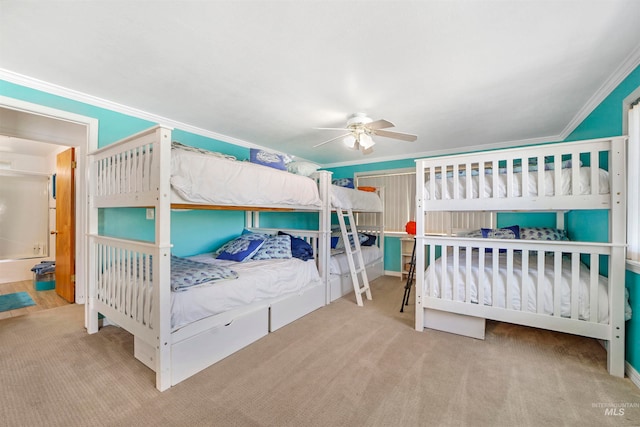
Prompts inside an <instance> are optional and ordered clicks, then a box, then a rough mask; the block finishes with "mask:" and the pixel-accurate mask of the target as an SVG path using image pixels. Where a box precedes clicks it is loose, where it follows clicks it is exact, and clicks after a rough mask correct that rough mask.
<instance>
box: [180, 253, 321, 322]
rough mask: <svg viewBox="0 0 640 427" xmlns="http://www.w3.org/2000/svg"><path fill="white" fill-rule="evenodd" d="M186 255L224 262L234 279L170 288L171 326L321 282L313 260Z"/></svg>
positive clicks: (204, 260)
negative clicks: (240, 259)
mask: <svg viewBox="0 0 640 427" xmlns="http://www.w3.org/2000/svg"><path fill="white" fill-rule="evenodd" d="M188 259H191V260H194V261H198V262H205V263H209V264H219V265H225V266H228V267H230V268H231V269H232V270H234V271H236V272H237V273H238V279H235V280H225V281H221V282H217V283H215V284H212V285H203V286H199V287H195V288H192V289H190V290H188V291H186V292H172V293H171V328H172V330H176V329H178V328H180V327H181V326H184V325H186V324H188V323H191V322H195V321H197V320H200V319H203V318H205V317H207V316H212V315H215V314H219V313H223V312H225V311H228V310H231V309H233V308H236V307H240V306H244V305H248V304H251V303H253V302H256V301H260V300H266V299H269V298H275V297H278V296H281V295H286V294H292V293H295V292H298V291H300V290H302V289H304V288H306V287H309V286H318V285H321V280H320V275H319V274H318V269H317V267H316V265H315V263H314V262H313V261H302V260H300V259H298V258H290V259H274V260H267V261H248V262H233V261H222V260H217V259H215V258H213V255H212V254H201V255H196V256H192V257H188Z"/></svg>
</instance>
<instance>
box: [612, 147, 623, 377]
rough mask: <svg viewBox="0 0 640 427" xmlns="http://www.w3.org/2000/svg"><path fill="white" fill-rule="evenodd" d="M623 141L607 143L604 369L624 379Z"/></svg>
mask: <svg viewBox="0 0 640 427" xmlns="http://www.w3.org/2000/svg"><path fill="white" fill-rule="evenodd" d="M625 159H626V138H615V139H613V140H612V141H611V150H610V151H609V171H611V172H612V173H610V186H611V190H610V191H611V198H612V200H611V211H610V212H611V217H610V218H609V241H610V242H611V243H612V247H611V254H610V255H609V284H610V285H609V313H610V315H609V327H610V340H609V348H608V352H607V368H608V370H609V373H610V374H611V375H614V376H617V377H624V360H625V356H624V348H625V320H624V301H625V292H624V289H625V268H626V267H625V264H626V260H625V259H626V246H625V244H626V239H627V236H626V223H627V207H626V200H627V197H626V196H627V194H626V191H625V189H626V169H625V168H626V164H625V162H626V160H625Z"/></svg>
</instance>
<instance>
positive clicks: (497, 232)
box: [480, 225, 520, 253]
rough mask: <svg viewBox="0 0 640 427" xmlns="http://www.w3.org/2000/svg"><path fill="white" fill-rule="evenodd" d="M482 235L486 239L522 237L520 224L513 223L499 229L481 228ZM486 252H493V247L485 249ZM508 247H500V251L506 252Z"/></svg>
mask: <svg viewBox="0 0 640 427" xmlns="http://www.w3.org/2000/svg"><path fill="white" fill-rule="evenodd" d="M480 230H482V237H483V238H485V239H507V240H512V239H519V238H520V226H518V225H512V226H510V227H502V228H497V229H491V228H481V229H480ZM485 251H486V252H491V251H492V250H491V248H487V249H485ZM506 251H507V250H506V249H499V251H498V252H500V253H503V252H506Z"/></svg>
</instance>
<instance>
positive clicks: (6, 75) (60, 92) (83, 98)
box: [0, 68, 274, 151]
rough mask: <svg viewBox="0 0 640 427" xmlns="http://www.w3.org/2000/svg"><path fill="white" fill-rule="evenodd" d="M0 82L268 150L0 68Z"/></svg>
mask: <svg viewBox="0 0 640 427" xmlns="http://www.w3.org/2000/svg"><path fill="white" fill-rule="evenodd" d="M0 80H5V81H8V82H10V83H14V84H18V85H20V86H25V87H28V88H30V89H35V90H39V91H41V92H46V93H49V94H51V95H56V96H61V97H63V98H67V99H71V100H73V101H78V102H82V103H84V104H89V105H92V106H94V107H99V108H104V109H106V110H110V111H115V112H117V113H121V114H125V115H127V116H132V117H136V118H138V119H143V120H147V121H150V122H153V123H157V124H159V125H161V126H165V127H171V128H177V129H180V130H183V131H186V132H190V133H193V134H196V135H200V136H204V137H207V138H211V139H215V140H218V141H222V142H227V143H229V144H234V145H239V146H241V147H247V148H259V149H266V148H265V147H262V146H260V145H258V144H254V143H252V142H248V141H245V140H242V139H238V138H234V137H231V136H228V135H223V134H220V133H217V132H212V131H208V130H205V129H202V128H199V127H196V126H192V125H189V124H187V123H182V122H178V121H175V120H171V119H168V118H166V117H162V116H158V115H156V114H152V113H148V112H146V111H142V110H138V109H136V108H131V107H127V106H126V105H122V104H118V103H116V102H112V101H108V100H106V99H102V98H98V97H96V96H93V95H88V94H86V93H83V92H78V91H76V90H73V89H69V88H66V87H63V86H58V85H55V84H52V83H48V82H45V81H42V80H38V79H35V78H32V77H28V76H25V75H22V74H18V73H15V72H13V71H10V70H7V69H4V68H0ZM271 151H274V150H271Z"/></svg>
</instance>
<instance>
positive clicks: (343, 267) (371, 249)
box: [329, 245, 382, 274]
mask: <svg viewBox="0 0 640 427" xmlns="http://www.w3.org/2000/svg"><path fill="white" fill-rule="evenodd" d="M361 249H362V259H363V260H364V265H365V266H367V265H370V264H373V263H374V262H376V261H378V260H379V259H381V258H382V251H381V250H380V248H379V247H378V246H376V245H373V246H361ZM332 252H334V251H332ZM355 262H356V268H358V267H359V265H358V264H357V263H358V258H357V257H356V258H355ZM348 273H350V270H349V261H348V259H347V254H346V253H344V252H338V253H332V254H331V258H330V260H329V274H348Z"/></svg>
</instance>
